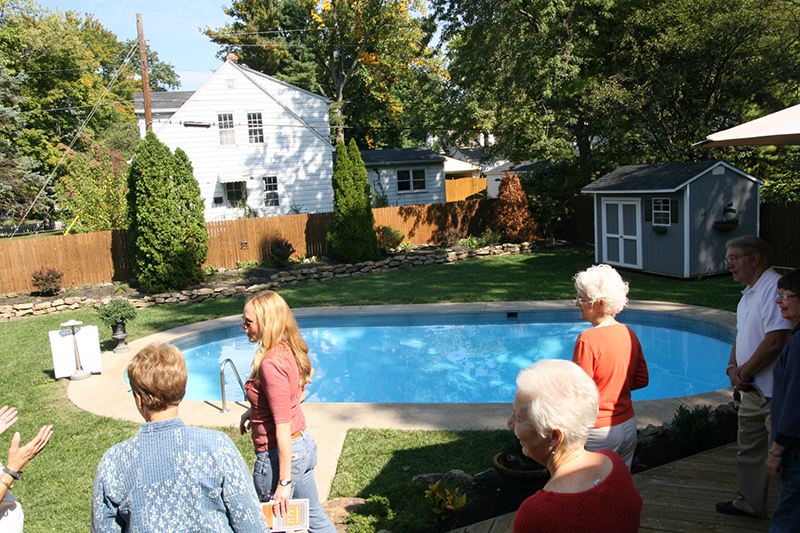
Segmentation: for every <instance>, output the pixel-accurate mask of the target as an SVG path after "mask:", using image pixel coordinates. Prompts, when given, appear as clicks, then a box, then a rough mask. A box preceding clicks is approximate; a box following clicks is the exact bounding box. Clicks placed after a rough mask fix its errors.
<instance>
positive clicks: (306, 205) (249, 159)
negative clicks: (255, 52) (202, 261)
mask: <svg viewBox="0 0 800 533" xmlns="http://www.w3.org/2000/svg"><path fill="white" fill-rule="evenodd" d="M329 104H330V100H328V99H326V98H323V97H322V96H319V95H316V94H313V93H310V92H308V91H305V90H303V89H300V88H298V87H295V86H293V85H290V84H288V83H286V82H283V81H280V80H277V79H275V78H272V77H270V76H267V75H265V74H262V73H260V72H256V71H255V70H252V69H250V68H247V67H244V66H242V65H239V64H237V63H236V62H235V60H231V59H229V60H227V61H225V63H224V64H223V65H222V66H221V67H220V68H219V69H218V70H217V71H216V72H215V73H214V74H213V75H212V76H211V77H210V78H209V79H208V81H206V82H205V83H204V84H203V86H202V87H200V89H198V90H197V91H196V92H194V93H191V92H168V93H152V94H151V108H152V113H153V132H154V133H155V134H156V136H158V138H159V139H160V140H161V142H163V143H164V144H166V145H167V146H169V148H170V149H171V150H173V151H174V150H175V148H179V147H180V148H181V149H182V150H183V151H184V152H186V154H187V155H188V156H189V159H190V160H191V162H192V166H193V168H194V177H195V179H197V182H198V183H199V185H200V193H201V195H202V197H203V198H204V200H205V218H206V220H207V221H212V220H225V219H233V218H239V217H241V216H242V215H243V212H244V210H243V209H242V205H243V202H244V203H246V205H247V206H248V207H249V208H250V209H252V211H253V212H255V213H256V214H258V215H259V216H274V215H285V214H291V213H316V212H330V211H333V189H332V188H331V178H332V176H333V151H334V147H333V146H332V145H331V143H330V126H329V123H328V106H329ZM135 111H136V116H137V119H138V121H139V128H140V131H141V133H142V135H144V131H145V124H144V104H143V98H142V94H141V93H137V94H136V95H135Z"/></svg>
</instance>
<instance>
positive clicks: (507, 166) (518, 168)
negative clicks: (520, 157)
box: [484, 161, 541, 174]
mask: <svg viewBox="0 0 800 533" xmlns="http://www.w3.org/2000/svg"><path fill="white" fill-rule="evenodd" d="M539 164H541V161H520V162H519V163H514V162H513V161H509V162H506V163H503V164H501V165H497V166H496V167H492V168H487V169H486V170H484V172H485V173H487V174H488V173H492V174H502V173H503V172H511V173H512V174H514V173H520V172H533V171H534V170H535V169H536V166H537V165H539Z"/></svg>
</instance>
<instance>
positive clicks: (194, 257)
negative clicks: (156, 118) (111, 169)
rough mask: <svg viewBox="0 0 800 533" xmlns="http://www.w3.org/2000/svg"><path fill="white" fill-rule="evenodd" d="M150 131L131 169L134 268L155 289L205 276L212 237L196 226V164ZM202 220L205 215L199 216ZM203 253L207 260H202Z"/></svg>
mask: <svg viewBox="0 0 800 533" xmlns="http://www.w3.org/2000/svg"><path fill="white" fill-rule="evenodd" d="M187 163H188V159H186V157H185V154H183V153H182V152H181V153H179V155H178V157H175V156H173V155H172V153H170V151H169V148H167V146H166V145H165V144H163V143H162V142H161V141H159V140H158V138H157V137H156V136H155V134H154V133H153V132H147V134H146V135H145V138H144V140H143V141H142V143H141V144H139V147H138V148H137V150H136V155H135V156H134V157H133V160H132V161H131V165H130V168H129V170H128V234H129V236H130V239H131V248H132V251H133V268H134V272H135V273H136V274H137V276H138V277H139V283H140V284H141V285H142V287H143V288H144V289H145V290H147V291H150V292H163V291H168V290H175V289H182V288H184V287H186V286H188V285H191V284H193V283H197V282H199V281H200V280H202V279H203V278H202V276H203V271H202V269H201V268H200V262H201V260H202V259H204V258H205V257H204V256H205V253H206V252H207V250H208V247H207V246H208V245H207V241H206V242H202V240H203V238H202V234H201V232H200V231H199V230H198V229H197V228H196V224H197V222H198V220H197V215H196V211H195V209H196V205H197V203H198V202H199V191H198V194H197V195H195V194H194V191H193V190H192V187H190V186H189V185H188V183H187V182H188V180H189V179H192V180H193V179H194V178H193V177H192V176H191V165H187ZM200 223H202V215H201V216H200ZM201 257H202V259H201Z"/></svg>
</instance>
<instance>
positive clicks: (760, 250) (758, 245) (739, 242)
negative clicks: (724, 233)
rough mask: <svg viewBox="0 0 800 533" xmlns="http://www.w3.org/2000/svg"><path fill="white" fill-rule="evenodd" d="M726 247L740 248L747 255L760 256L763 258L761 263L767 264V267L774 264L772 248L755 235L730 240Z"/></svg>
mask: <svg viewBox="0 0 800 533" xmlns="http://www.w3.org/2000/svg"><path fill="white" fill-rule="evenodd" d="M725 246H726V247H727V248H738V249H740V250H741V251H742V252H743V253H745V254H758V255H760V256H761V261H763V262H764V263H766V265H767V266H769V265H771V264H772V248H771V247H770V245H769V244H767V243H766V242H764V241H763V240H762V239H759V238H758V237H756V236H755V235H743V236H741V237H736V238H735V239H731V240H729V241H728V243H727V244H726V245H725Z"/></svg>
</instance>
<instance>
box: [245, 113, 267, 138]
mask: <svg viewBox="0 0 800 533" xmlns="http://www.w3.org/2000/svg"><path fill="white" fill-rule="evenodd" d="M254 139H255V140H254ZM247 140H248V142H249V144H264V120H263V118H262V114H261V111H248V112H247Z"/></svg>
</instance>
